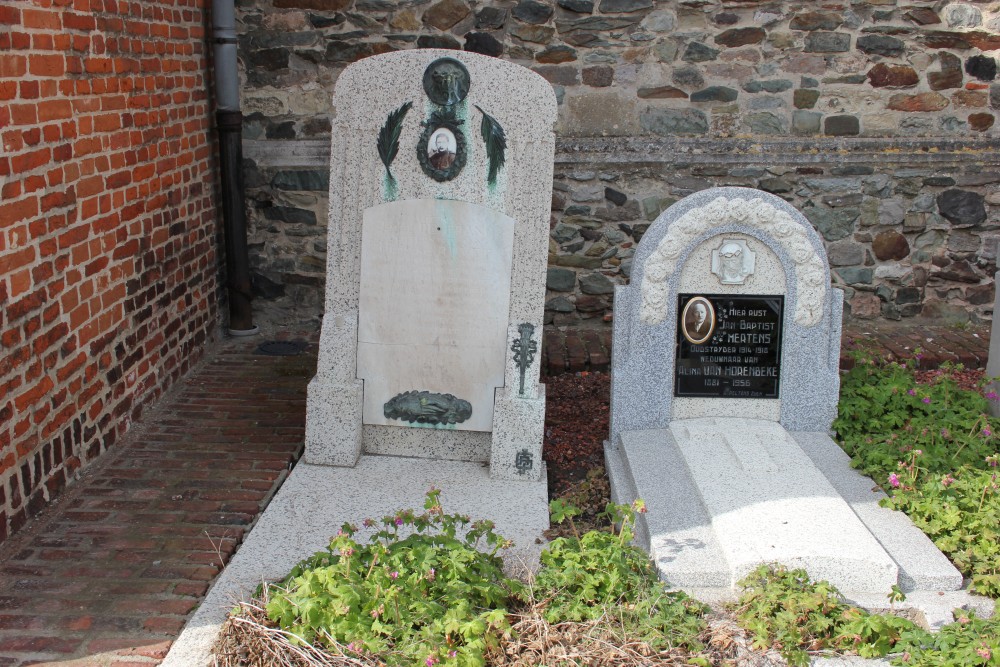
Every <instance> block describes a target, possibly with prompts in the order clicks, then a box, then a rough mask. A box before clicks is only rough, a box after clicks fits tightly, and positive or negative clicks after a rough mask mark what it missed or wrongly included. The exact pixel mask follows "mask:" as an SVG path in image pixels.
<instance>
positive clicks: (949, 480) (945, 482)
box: [941, 475, 955, 489]
mask: <svg viewBox="0 0 1000 667" xmlns="http://www.w3.org/2000/svg"><path fill="white" fill-rule="evenodd" d="M954 483H955V478H954V477H952V476H951V475H945V476H944V477H942V478H941V486H943V487H944V488H946V489H947V488H948V487H949V486H951V485H952V484H954Z"/></svg>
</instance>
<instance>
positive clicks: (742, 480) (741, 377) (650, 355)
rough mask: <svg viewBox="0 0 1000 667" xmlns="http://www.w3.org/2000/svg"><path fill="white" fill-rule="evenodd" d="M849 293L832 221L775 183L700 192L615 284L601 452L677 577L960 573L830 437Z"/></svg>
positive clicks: (881, 586)
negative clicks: (826, 230) (830, 249)
mask: <svg viewBox="0 0 1000 667" xmlns="http://www.w3.org/2000/svg"><path fill="white" fill-rule="evenodd" d="M842 307H843V294H842V292H841V291H840V290H839V289H833V288H831V287H830V271H829V266H828V264H827V261H826V253H825V250H824V247H823V243H822V241H821V239H820V237H819V236H818V234H817V233H816V232H815V230H814V229H813V228H812V226H811V225H810V224H809V222H808V220H806V218H805V217H804V216H802V215H801V214H800V213H799V212H798V211H796V210H795V209H794V208H793V207H792V206H790V205H789V204H788V203H786V202H785V201H783V200H782V199H780V198H778V197H775V196H773V195H770V194H768V193H765V192H760V191H757V190H751V189H746V188H713V189H710V190H705V191H703V192H699V193H697V194H695V195H691V196H689V197H687V198H685V199H684V200H682V201H680V202H678V203H677V204H675V205H674V206H672V207H670V208H669V209H668V210H667V211H665V212H664V213H663V214H661V215H660V217H659V218H657V220H656V221H655V222H654V223H653V224H652V225H651V226H650V228H649V230H648V231H647V232H646V234H645V235H644V236H643V238H642V241H641V242H640V244H639V247H638V248H637V250H636V255H635V260H634V265H633V269H632V278H631V284H630V285H628V286H624V287H618V288H617V290H616V292H615V312H614V314H615V317H614V322H615V324H614V326H615V330H614V346H613V359H612V396H611V434H610V439H609V441H608V442H607V443H606V445H605V455H606V460H607V465H608V470H609V475H610V477H611V482H612V495H613V498H614V499H615V500H616V501H618V502H630V501H631V500H633V499H635V498H637V497H638V498H643V499H644V500H645V501H646V504H647V508H648V513H647V514H645V515H642V517H641V518H640V522H639V525H638V527H637V528H638V530H637V535H638V539H639V541H640V543H642V544H643V545H644V546H645V547H646V548H648V549H649V550H650V551H651V554H652V556H653V558H654V560H655V562H656V564H657V567H658V568H659V571H660V574H661V575H662V576H663V577H664V578H665V579H666V580H667V581H668V582H669V583H670V584H672V585H674V586H677V587H682V588H687V589H691V590H693V591H705V590H706V589H708V590H712V591H715V593H714V594H713V595H722V596H725V595H726V594H728V592H729V591H731V590H732V589H733V586H734V585H735V582H736V581H737V580H739V579H740V578H741V577H742V576H744V575H746V574H747V573H748V572H750V571H751V570H753V569H754V568H755V567H756V566H758V565H759V564H761V563H766V562H775V561H777V562H782V563H784V564H786V565H789V566H792V567H804V568H806V569H807V570H808V571H809V572H810V574H811V575H813V576H814V577H816V578H822V579H827V580H830V581H832V582H833V583H834V584H835V585H837V586H838V587H840V588H841V590H843V591H845V592H847V593H849V594H853V595H856V596H863V595H875V596H876V598H877V597H878V596H883V597H884V595H885V594H886V593H888V591H889V589H890V588H891V586H892V585H894V584H901V585H903V586H904V588H910V589H917V588H927V589H934V590H953V589H956V588H958V587H960V586H961V576H960V575H959V574H958V572H957V571H956V570H955V569H954V568H953V567H952V566H951V565H950V563H948V561H947V560H946V559H945V558H944V556H942V555H941V554H940V552H938V551H937V550H936V549H935V548H934V546H933V545H932V544H931V543H930V541H929V540H928V539H927V538H926V537H925V536H924V535H923V534H922V533H920V531H919V530H917V529H916V528H915V527H913V526H912V524H910V523H909V522H908V521H907V520H905V517H903V520H900V518H899V517H901V516H902V515H899V514H897V513H892V512H889V511H888V510H884V509H883V508H880V507H878V506H877V500H878V498H879V496H878V494H875V493H872V492H871V488H872V487H873V486H874V484H873V483H872V482H871V480H867V479H865V478H863V477H861V476H860V475H858V474H857V473H855V472H853V471H851V470H850V469H849V468H848V465H847V457H846V455H844V454H843V452H841V450H840V449H839V448H838V447H837V445H836V443H834V442H833V441H832V440H831V439H830V437H829V429H830V425H831V422H832V420H833V418H834V417H835V416H836V407H837V397H838V391H839V376H838V367H839V350H840V329H841V312H842Z"/></svg>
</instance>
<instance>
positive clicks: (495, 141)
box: [476, 104, 507, 185]
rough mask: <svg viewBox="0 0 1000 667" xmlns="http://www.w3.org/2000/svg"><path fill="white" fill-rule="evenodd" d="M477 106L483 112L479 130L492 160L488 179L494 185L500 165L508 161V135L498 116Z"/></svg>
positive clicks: (488, 156)
mask: <svg viewBox="0 0 1000 667" xmlns="http://www.w3.org/2000/svg"><path fill="white" fill-rule="evenodd" d="M476 108H477V109H479V113H481V114H483V122H482V123H481V124H480V126H479V132H480V134H481V135H482V137H483V142H484V143H485V144H486V157H487V158H488V159H489V161H490V171H489V173H488V174H487V176H486V181H487V182H488V183H490V184H491V185H492V184H494V183H496V182H497V174H499V173H500V167H502V166H503V165H504V162H505V161H506V156H505V153H506V151H507V135H506V134H505V133H504V131H503V127H501V126H500V123H498V122H497V119H496V118H494V117H493V116H491V115H489V114H488V113H486V112H485V111H483V109H482V107H480V106H479V105H478V104H477V105H476Z"/></svg>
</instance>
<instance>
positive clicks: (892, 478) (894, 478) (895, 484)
mask: <svg viewBox="0 0 1000 667" xmlns="http://www.w3.org/2000/svg"><path fill="white" fill-rule="evenodd" d="M889 484H890V485H891V486H892V488H894V489H896V488H899V475H897V474H896V473H894V472H893V473H889Z"/></svg>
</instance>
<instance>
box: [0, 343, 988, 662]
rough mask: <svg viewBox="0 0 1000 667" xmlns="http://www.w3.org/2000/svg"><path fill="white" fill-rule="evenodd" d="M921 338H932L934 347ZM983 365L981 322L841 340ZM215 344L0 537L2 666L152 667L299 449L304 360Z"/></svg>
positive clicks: (597, 349) (568, 362)
mask: <svg viewBox="0 0 1000 667" xmlns="http://www.w3.org/2000/svg"><path fill="white" fill-rule="evenodd" d="M928 339H930V340H928ZM856 340H871V341H872V342H873V343H874V344H875V345H877V346H880V347H881V349H884V350H886V351H888V352H891V353H894V354H896V355H900V356H912V353H913V350H914V349H915V348H916V347H918V346H919V347H921V349H922V350H923V352H924V358H923V360H922V362H921V363H922V365H923V366H925V367H932V366H936V365H937V364H939V363H940V362H941V361H942V360H956V361H962V362H963V363H965V364H966V365H967V366H969V367H972V368H976V367H980V366H982V365H985V360H986V352H987V346H988V342H989V329H988V328H985V329H984V328H979V329H958V328H954V327H934V328H921V327H914V326H899V325H892V324H889V325H879V326H874V325H872V326H863V327H857V326H855V327H852V328H850V329H849V330H847V331H846V332H845V335H844V341H845V347H847V344H849V343H850V342H851V341H856ZM261 342H262V339H261V338H259V337H258V338H254V339H244V340H234V341H228V342H225V343H222V344H220V345H218V346H217V347H215V348H214V349H212V350H210V351H209V352H208V354H207V357H206V360H205V361H203V362H202V363H201V364H199V365H198V366H197V367H196V368H195V369H194V370H193V371H192V372H191V374H189V375H188V377H187V378H185V379H184V380H183V381H181V382H180V383H179V386H178V387H176V388H175V390H173V391H172V392H171V393H170V394H168V395H167V396H165V397H164V398H163V399H161V401H160V404H159V406H158V407H157V408H156V409H154V410H153V411H151V412H149V413H148V414H147V416H146V417H145V418H144V420H143V424H141V425H138V426H137V427H135V428H134V429H133V431H131V432H130V433H129V435H128V437H127V438H125V440H124V442H123V443H121V445H119V447H118V448H117V449H114V450H112V451H111V452H109V453H107V454H106V455H105V460H98V462H97V463H96V464H95V465H92V466H91V467H89V468H88V469H87V470H86V471H85V473H84V475H83V478H82V479H81V480H79V481H77V482H76V483H74V484H73V485H72V486H71V487H70V488H69V489H68V490H67V491H66V492H65V493H64V494H63V495H62V496H61V497H60V498H59V500H58V501H57V502H56V503H55V504H54V505H53V506H52V507H50V508H48V509H47V510H45V511H44V512H43V513H42V514H41V515H40V516H39V517H38V518H37V519H36V520H35V521H33V522H32V523H31V524H29V525H28V526H26V527H25V528H24V529H23V530H22V531H21V532H19V533H18V534H17V535H15V536H14V537H13V538H11V539H10V540H8V541H7V542H6V543H4V544H3V545H0V667H15V666H16V667H21V666H22V665H44V664H58V665H59V667H84V666H86V667H90V666H105V665H114V666H115V667H124V666H125V665H154V664H157V663H158V662H159V661H160V659H161V658H162V657H163V656H164V655H165V654H166V652H167V649H168V648H169V646H170V643H171V642H172V641H173V640H174V639H175V638H176V636H177V634H178V633H179V631H180V629H181V628H182V626H183V625H184V622H185V620H186V618H187V615H188V614H189V613H190V612H191V610H192V609H193V608H194V607H195V606H196V605H197V604H198V603H199V602H200V601H201V599H202V598H203V596H204V594H205V592H206V590H207V588H208V585H209V583H210V582H211V580H212V578H213V577H214V576H215V575H216V573H217V572H218V571H219V568H220V566H221V565H222V564H223V563H225V562H227V561H228V560H229V558H230V556H231V555H232V553H233V551H234V550H235V548H236V547H237V545H238V544H239V542H240V541H241V540H242V538H243V535H244V534H245V532H246V531H247V530H248V529H249V528H250V527H251V525H252V523H253V521H254V520H255V519H256V517H257V516H258V514H259V513H260V511H261V510H262V509H263V508H264V506H265V505H266V504H267V501H268V500H269V499H270V497H271V496H272V495H273V494H274V492H275V491H276V490H277V489H278V487H279V486H280V485H281V482H282V481H283V480H284V477H285V475H286V471H287V469H288V467H289V464H290V463H291V462H293V461H295V460H296V459H297V458H298V457H299V455H300V454H301V451H302V440H303V426H304V408H305V400H304V399H305V387H306V383H307V382H308V381H309V379H310V378H311V377H312V375H313V373H314V371H315V364H316V360H315V353H314V350H315V347H314V346H313V347H312V348H310V349H311V350H313V352H312V353H307V354H303V355H300V356H295V357H268V356H264V355H260V354H255V353H254V350H255V348H256V347H257V346H258V345H259V344H260V343H261ZM609 351H610V333H604V332H601V333H598V332H597V331H586V330H582V331H570V332H559V331H556V330H554V329H553V330H546V332H545V338H544V343H543V349H542V354H543V357H542V368H543V369H544V371H546V372H547V373H549V374H557V373H561V372H566V371H567V370H569V371H582V370H594V371H597V370H606V369H607V368H608V364H609Z"/></svg>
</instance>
